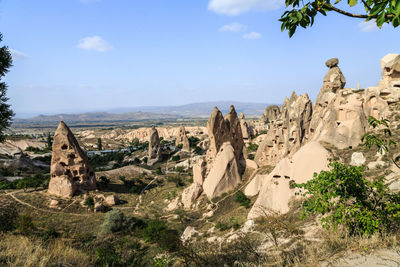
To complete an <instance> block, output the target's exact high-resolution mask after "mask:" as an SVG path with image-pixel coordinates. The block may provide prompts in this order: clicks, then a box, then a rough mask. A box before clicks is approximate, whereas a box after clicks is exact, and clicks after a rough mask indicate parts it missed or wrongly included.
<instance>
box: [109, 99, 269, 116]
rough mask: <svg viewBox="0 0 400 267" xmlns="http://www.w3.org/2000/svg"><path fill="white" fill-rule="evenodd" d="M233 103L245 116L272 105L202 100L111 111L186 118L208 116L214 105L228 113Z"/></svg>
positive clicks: (258, 112) (255, 113) (252, 114)
mask: <svg viewBox="0 0 400 267" xmlns="http://www.w3.org/2000/svg"><path fill="white" fill-rule="evenodd" d="M231 105H234V106H235V109H236V111H237V112H238V113H240V112H243V113H244V114H245V116H261V115H262V114H263V113H264V109H265V108H266V107H267V106H268V105H270V104H266V103H249V102H237V101H213V102H202V103H191V104H187V105H181V106H143V107H132V108H117V109H112V110H110V111H109V112H111V113H123V112H138V111H142V112H152V113H158V114H168V115H176V116H183V117H186V118H191V117H208V116H210V114H211V112H212V110H213V108H214V107H218V108H219V110H221V112H222V113H224V114H225V113H227V112H228V111H229V108H230V106H231Z"/></svg>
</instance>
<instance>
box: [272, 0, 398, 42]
mask: <svg viewBox="0 0 400 267" xmlns="http://www.w3.org/2000/svg"><path fill="white" fill-rule="evenodd" d="M341 2H342V0H335V1H334V2H333V1H331V0H307V1H300V0H285V3H286V9H287V10H286V11H285V12H284V13H283V14H282V16H281V18H280V19H279V21H281V22H282V26H281V29H282V31H284V30H287V31H288V32H289V37H292V35H293V34H294V33H295V32H296V29H297V27H299V26H301V27H303V28H307V27H310V26H312V25H313V24H314V19H315V17H316V16H317V15H318V14H322V15H324V16H326V15H327V13H328V12H331V11H332V12H336V13H338V14H341V15H344V16H347V17H352V18H358V19H363V20H364V21H370V20H372V21H374V22H375V23H376V25H377V26H378V27H382V25H383V24H384V23H391V24H392V25H393V27H397V26H399V24H400V0H391V1H389V0H347V5H339V3H341ZM343 2H344V1H343ZM343 2H342V3H341V4H343ZM346 7H349V8H353V9H355V8H356V9H357V7H362V8H363V9H364V10H365V12H364V13H362V14H358V13H352V12H349V11H347V9H349V8H346ZM343 8H345V9H346V10H345V9H343ZM357 10H359V8H358V9H357Z"/></svg>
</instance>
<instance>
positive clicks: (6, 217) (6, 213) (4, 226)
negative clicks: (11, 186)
mask: <svg viewBox="0 0 400 267" xmlns="http://www.w3.org/2000/svg"><path fill="white" fill-rule="evenodd" d="M17 220H18V211H17V209H16V208H15V206H14V205H12V204H11V203H6V204H1V209H0V232H8V231H11V230H14V229H15V226H16V222H17Z"/></svg>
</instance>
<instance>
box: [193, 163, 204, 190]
mask: <svg viewBox="0 0 400 267" xmlns="http://www.w3.org/2000/svg"><path fill="white" fill-rule="evenodd" d="M206 172H207V162H206V160H205V159H204V158H200V159H198V160H197V162H196V163H195V164H194V165H193V182H194V183H198V184H200V185H203V182H204V179H205V178H206Z"/></svg>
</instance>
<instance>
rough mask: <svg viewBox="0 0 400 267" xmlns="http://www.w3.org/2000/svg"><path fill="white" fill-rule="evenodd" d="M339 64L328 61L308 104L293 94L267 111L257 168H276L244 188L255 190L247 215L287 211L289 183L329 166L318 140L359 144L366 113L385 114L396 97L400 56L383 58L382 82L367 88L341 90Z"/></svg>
mask: <svg viewBox="0 0 400 267" xmlns="http://www.w3.org/2000/svg"><path fill="white" fill-rule="evenodd" d="M338 64H339V60H338V59H336V58H334V59H330V60H328V61H327V62H326V66H327V67H329V71H328V73H327V74H326V75H325V78H324V80H323V86H322V88H321V90H320V93H319V95H318V97H317V100H316V101H315V103H314V105H313V106H312V107H311V101H310V100H309V99H308V96H307V95H304V96H297V95H295V94H292V96H291V98H290V99H285V101H284V103H283V105H282V106H281V107H280V110H279V112H277V111H276V109H272V108H269V111H268V112H267V111H266V112H265V113H268V114H269V116H270V119H269V120H268V121H269V130H268V132H267V134H266V137H265V138H264V139H263V141H262V143H261V145H260V146H259V149H258V151H257V154H256V158H255V160H256V162H257V164H259V165H261V166H262V165H275V169H274V170H273V171H272V172H271V173H269V174H267V175H257V176H255V177H254V179H253V180H252V181H251V182H250V183H249V184H248V186H247V187H246V189H245V194H246V195H248V196H254V195H257V194H258V198H257V201H256V202H255V204H254V206H253V208H252V210H251V211H250V213H249V215H248V216H249V218H254V217H257V216H260V215H262V214H263V213H264V212H267V213H268V211H270V210H273V211H275V212H280V213H285V212H287V211H288V210H289V202H290V200H291V199H293V198H294V197H295V196H294V192H295V190H294V189H291V188H290V182H292V181H293V182H296V183H302V182H306V181H307V180H309V179H311V178H312V177H313V173H314V172H317V173H318V172H320V171H321V170H324V169H326V168H327V165H328V160H327V159H328V158H329V153H328V152H327V151H326V150H325V148H323V147H322V146H321V143H329V144H331V145H333V146H335V147H336V148H339V149H344V148H349V147H356V146H358V145H359V144H360V143H361V136H362V135H363V134H364V133H365V132H366V131H367V130H368V127H369V126H368V123H367V117H368V116H374V117H376V118H378V119H381V118H388V117H389V115H390V114H391V111H390V105H392V104H394V103H398V102H399V101H400V90H399V89H400V55H396V54H389V55H387V56H385V57H384V58H383V59H382V60H381V69H382V80H381V81H380V82H379V84H378V85H377V86H376V87H368V88H366V89H365V90H355V89H351V88H344V86H345V84H346V79H345V78H344V76H343V74H342V72H341V70H340V68H339V67H338ZM271 110H275V111H274V112H272V111H271ZM271 114H272V115H271ZM275 114H278V116H277V117H274V116H275ZM264 117H266V116H264ZM272 118H274V119H275V120H273V119H272ZM311 159H312V160H311Z"/></svg>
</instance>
